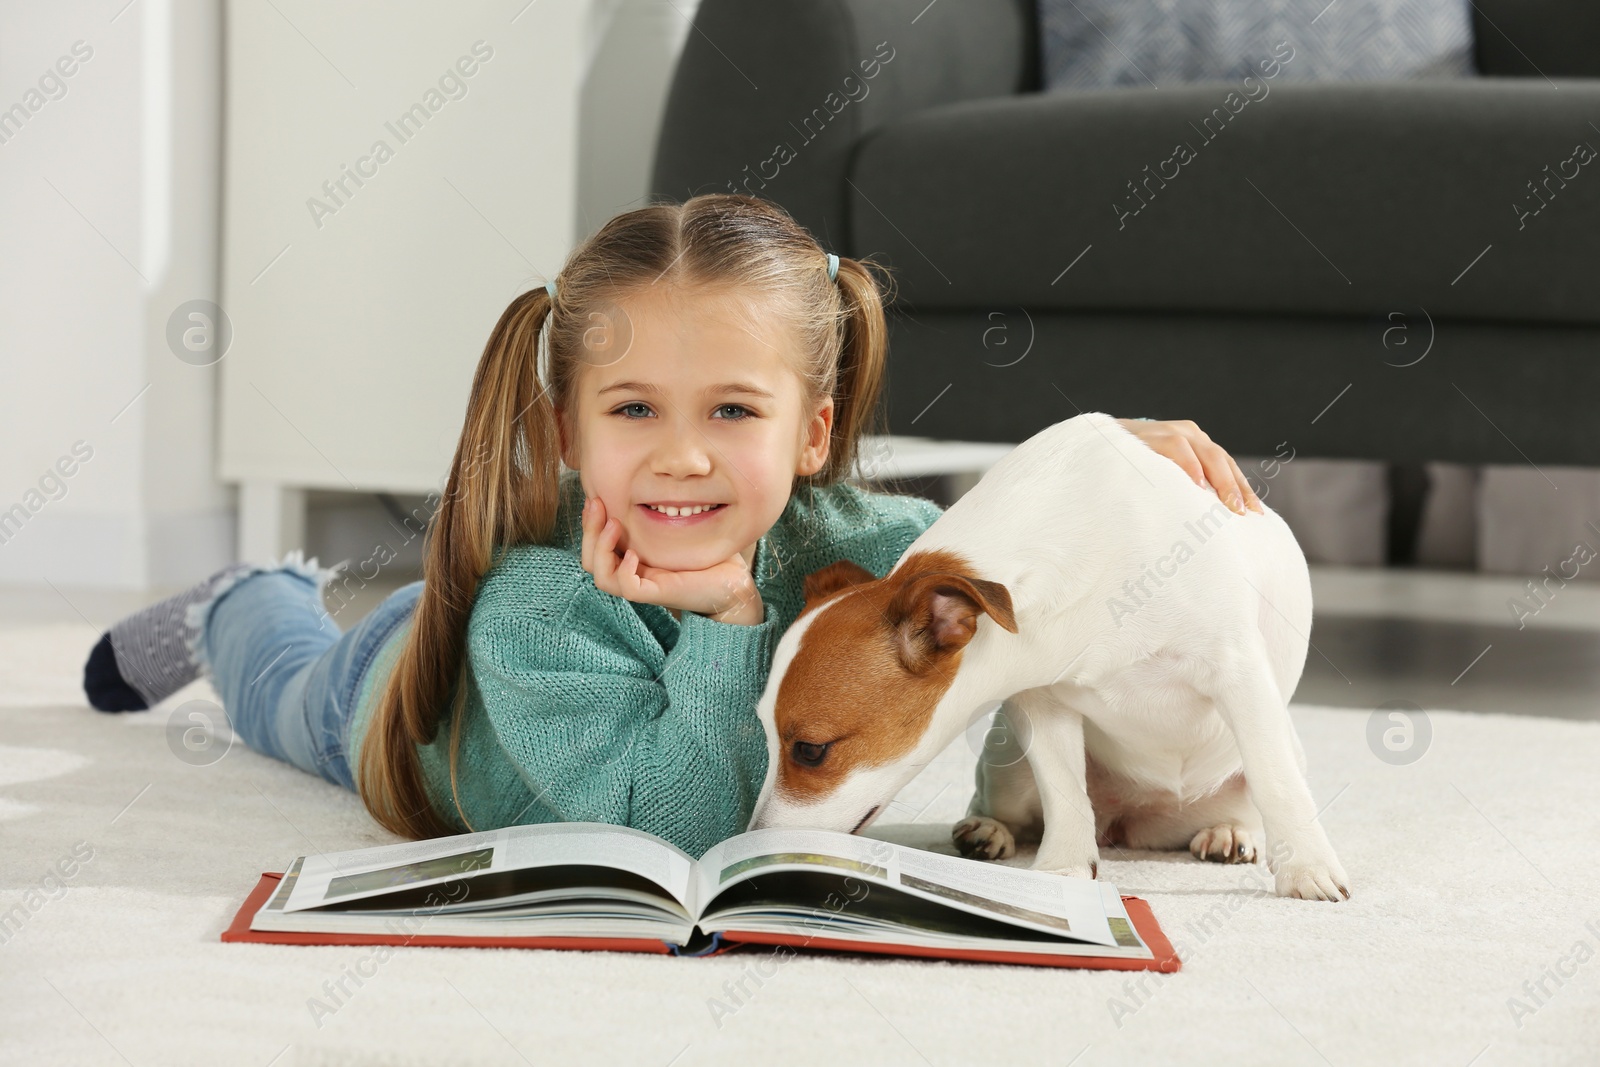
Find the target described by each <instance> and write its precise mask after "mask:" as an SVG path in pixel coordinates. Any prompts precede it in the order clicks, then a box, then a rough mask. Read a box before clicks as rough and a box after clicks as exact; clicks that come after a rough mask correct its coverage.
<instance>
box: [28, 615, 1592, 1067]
mask: <svg viewBox="0 0 1600 1067" xmlns="http://www.w3.org/2000/svg"><path fill="white" fill-rule="evenodd" d="M91 639H92V638H91V635H90V634H89V632H88V629H87V628H86V627H84V626H73V627H67V626H62V627H59V628H45V627H39V628H33V629H24V630H9V631H0V914H4V913H6V912H10V911H12V909H13V908H15V907H16V906H18V905H21V906H22V907H23V909H24V912H25V917H24V919H23V922H22V925H21V928H20V929H16V930H14V931H13V932H11V933H10V934H9V939H6V935H4V934H0V940H4V943H3V944H0V1062H6V1063H72V1064H97V1063H106V1064H121V1063H129V1064H135V1065H139V1067H144V1065H147V1064H167V1063H196V1064H222V1063H239V1064H254V1065H258V1067H259V1065H266V1064H269V1063H272V1064H276V1065H280V1067H288V1065H290V1064H419V1065H421V1064H427V1065H442V1064H486V1065H488V1064H516V1063H521V1062H527V1063H533V1064H540V1065H544V1064H555V1063H580V1062H582V1063H590V1062H593V1063H626V1064H645V1065H649V1067H667V1065H669V1064H671V1065H673V1067H690V1065H693V1064H706V1063H730V1064H759V1065H761V1067H775V1065H779V1064H789V1063H796V1064H814V1063H825V1062H834V1063H841V1064H848V1063H862V1062H870V1063H874V1064H909V1065H920V1064H935V1065H940V1067H943V1065H946V1064H952V1065H953V1064H970V1063H1002V1062H1003V1063H1015V1064H1052V1065H1056V1067H1061V1065H1065V1064H1069V1063H1075V1064H1078V1065H1080V1067H1093V1065H1098V1064H1113V1063H1125V1064H1144V1063H1164V1062H1174V1061H1175V1062H1193V1063H1219V1064H1230V1065H1232V1064H1272V1065H1286V1064H1313V1065H1326V1064H1332V1065H1336V1067H1345V1065H1353V1064H1428V1065H1435V1064H1446V1065H1451V1067H1465V1065H1467V1064H1469V1063H1471V1064H1473V1065H1474V1067H1492V1065H1498V1064H1510V1063H1527V1064H1560V1063H1572V1064H1579V1063H1583V1064H1593V1063H1595V1062H1597V1060H1600V1045H1597V1043H1600V957H1597V956H1596V952H1597V950H1600V874H1597V863H1596V860H1597V858H1600V805H1597V803H1596V800H1595V796H1594V793H1595V789H1594V787H1595V785H1596V784H1597V783H1600V774H1597V770H1596V768H1597V767H1600V725H1597V724H1592V723H1574V722H1563V721H1554V720H1545V719H1533V718H1520V717H1513V716H1501V715H1474V714H1461V713H1454V712H1449V711H1439V712H1433V713H1431V721H1432V727H1433V739H1432V743H1431V747H1430V749H1429V750H1428V752H1427V753H1426V755H1425V756H1424V757H1423V758H1422V759H1421V760H1420V761H1418V762H1416V763H1415V764H1413V765H1411V766H1406V767H1395V766H1390V765H1388V764H1385V763H1383V762H1382V761H1380V760H1379V759H1377V758H1376V757H1375V756H1374V755H1373V754H1372V752H1371V751H1369V749H1368V748H1367V744H1366V740H1365V730H1366V720H1367V715H1366V714H1365V713H1361V712H1355V711H1347V710H1335V709H1328V708H1314V707H1299V706H1297V707H1295V708H1294V709H1293V714H1294V718H1295V722H1296V725H1297V727H1298V728H1299V730H1300V734H1301V737H1302V738H1303V739H1304V742H1305V746H1306V751H1307V755H1308V758H1309V760H1310V762H1311V775H1312V789H1313V792H1314V793H1315V795H1316V797H1317V799H1318V803H1319V805H1321V804H1328V807H1327V809H1326V811H1325V813H1324V815H1323V821H1324V823H1325V824H1326V825H1327V827H1328V831H1329V834H1330V835H1331V837H1332V839H1333V842H1334V844H1335V846H1336V847H1337V848H1338V850H1339V855H1340V857H1341V858H1342V859H1343V861H1344V865H1345V867H1346V869H1347V870H1348V871H1349V873H1350V876H1351V878H1352V879H1353V880H1354V884H1353V890H1354V894H1355V896H1354V899H1352V900H1351V901H1349V902H1347V903H1343V904H1338V905H1332V904H1323V903H1307V902H1301V901H1291V900H1278V899H1276V898H1270V897H1261V896H1258V895H1255V894H1253V893H1251V892H1250V891H1249V889H1248V885H1249V883H1248V882H1246V880H1245V879H1246V877H1247V870H1248V869H1241V868H1238V867H1222V866H1213V865H1209V864H1201V863H1197V862H1195V861H1192V860H1190V859H1189V857H1188V856H1187V855H1186V854H1185V855H1182V856H1176V855H1173V856H1169V855H1155V854H1149V853H1138V854H1132V855H1128V856H1125V857H1119V856H1117V855H1116V854H1115V853H1113V852H1107V854H1106V855H1105V856H1104V858H1103V862H1102V865H1101V870H1102V872H1103V874H1104V876H1105V877H1106V878H1108V879H1110V880H1111V881H1113V882H1115V883H1116V884H1117V885H1118V886H1119V887H1120V888H1121V889H1122V890H1123V891H1124V892H1128V893H1134V894H1138V895H1141V896H1144V897H1145V898H1146V899H1148V900H1149V901H1150V902H1151V905H1152V906H1153V908H1154V910H1155V914H1156V916H1157V918H1158V919H1159V920H1160V921H1161V923H1162V925H1163V926H1164V927H1165V929H1166V930H1167V932H1168V934H1169V935H1170V936H1171V938H1172V940H1173V941H1174V943H1175V944H1176V945H1177V946H1178V948H1179V951H1180V954H1181V955H1183V957H1184V969H1183V971H1182V972H1181V973H1179V974H1176V975H1170V976H1148V977H1146V978H1145V979H1144V981H1143V986H1144V990H1143V992H1141V991H1140V990H1139V989H1138V988H1136V986H1135V983H1137V982H1138V981H1139V979H1140V976H1139V975H1137V974H1135V975H1131V976H1130V975H1128V974H1118V973H1093V972H1081V971H1065V970H1052V969H1047V968H1029V967H1011V966H997V965H989V964H965V963H947V962H932V963H928V962H913V961H904V960H893V959H887V958H875V957H868V956H831V955H821V954H818V955H810V956H806V957H791V958H789V959H788V960H787V961H780V960H779V959H775V958H773V957H772V956H770V955H768V953H767V952H766V951H765V950H763V951H760V952H758V953H752V954H751V955H747V956H743V957H741V956H740V955H738V954H735V955H733V956H731V957H728V956H725V957H721V958H715V959H700V960H693V959H673V958H658V957H640V956H634V955H629V954H623V953H582V952H554V951H527V950H467V949H429V948H412V949H405V950H399V951H397V952H396V953H395V954H394V956H393V958H391V959H389V960H388V961H387V962H385V963H383V964H382V965H381V966H378V967H377V971H376V974H375V975H373V977H371V978H369V979H365V980H364V984H362V985H361V986H360V987H359V988H358V987H356V986H355V985H354V984H353V983H351V982H350V981H349V980H348V979H347V980H346V986H347V988H349V989H351V990H352V991H353V995H352V996H350V997H349V998H348V1000H347V1002H345V1003H343V1004H342V1005H341V1006H339V1008H338V1010H337V1012H336V1013H335V1014H334V1015H332V1016H331V1017H326V1018H322V1019H321V1020H320V1022H321V1025H320V1026H319V1025H318V1021H317V1020H315V1019H314V1017H313V1013H312V1008H311V1006H310V1002H311V1001H312V999H313V998H322V999H323V1001H324V1003H334V1002H333V1001H331V1000H330V998H329V997H328V994H327V993H326V992H325V989H324V983H325V982H329V981H330V980H337V979H338V978H339V977H340V976H341V974H343V973H344V972H345V970H346V968H354V967H356V966H357V965H358V964H359V965H360V966H361V967H362V968H363V969H365V970H368V971H370V970H371V969H372V966H373V965H372V964H371V963H370V962H365V957H366V955H367V953H368V952H369V951H370V950H367V949H351V948H297V947H286V946H258V945H225V944H222V943H221V942H219V941H218V940H217V936H218V934H219V933H220V931H221V930H222V928H223V927H224V926H225V925H226V923H227V921H228V919H229V918H230V917H231V916H232V914H233V912H234V910H235V909H236V908H237V907H238V904H239V902H240V900H241V899H242V898H243V896H244V894H245V893H246V891H247V890H249V889H250V888H251V887H252V886H253V885H254V884H255V882H256V878H257V875H258V873H259V872H260V871H263V870H278V869H281V867H282V865H283V864H284V863H286V862H288V861H289V860H291V859H292V858H293V857H294V856H296V855H298V854H300V853H304V852H307V851H309V850H311V849H313V848H315V849H320V850H324V851H328V850H335V849H344V848H353V847H359V846H362V845H368V844H377V843H381V842H383V841H386V840H388V837H387V835H385V834H384V833H383V832H382V831H380V830H378V829H377V828H376V827H375V826H374V824H372V823H371V822H370V821H369V820H368V818H367V816H366V815H365V813H364V812H363V810H362V808H361V806H360V804H359V802H358V801H357V800H356V799H355V797H354V796H352V795H350V794H347V793H344V792H342V791H341V790H338V789H337V788H335V787H333V786H330V785H327V784H325V783H323V782H321V781H319V780H317V779H313V778H311V777H309V776H307V775H305V774H302V773H300V772H299V771H296V770H294V769H293V768H291V767H288V766H286V765H283V764H279V763H276V762H274V761H272V760H269V759H266V758H264V757H261V756H259V755H256V754H255V753H253V752H250V751H248V750H246V749H244V748H243V747H242V746H240V745H235V746H234V747H233V748H232V750H230V751H228V753H227V755H226V756H225V757H223V758H222V759H221V760H220V761H219V762H217V763H216V764H214V765H211V766H191V765H189V764H187V763H185V762H183V761H181V760H179V759H178V758H176V757H175V756H174V755H173V753H172V751H171V749H169V747H168V741H167V732H166V729H165V723H166V719H167V717H168V714H169V711H168V710H163V709H158V710H156V711H154V712H150V713H145V714H138V715H122V716H111V715H101V714H98V713H95V712H93V711H91V710H89V709H88V708H87V706H86V705H85V704H84V703H83V701H82V698H81V696H80V694H79V692H78V689H77V678H78V672H79V670H80V667H81V662H82V658H83V655H84V654H85V652H86V650H87V647H88V644H87V642H88V641H89V640H91ZM204 695H206V693H205V691H204V687H203V686H197V687H193V688H191V690H190V691H188V692H186V693H184V694H180V695H179V697H177V698H175V699H174V700H173V701H170V702H169V706H170V705H176V704H179V703H181V702H182V701H183V700H185V699H188V698H192V697H195V696H204ZM973 758H974V757H973V754H972V752H971V751H970V750H969V749H968V747H967V746H966V744H964V743H963V742H957V744H956V746H955V747H954V748H953V749H952V750H951V751H950V752H949V753H947V754H946V757H945V758H943V759H941V761H939V763H938V764H936V765H935V766H932V767H930V768H929V769H928V770H927V771H926V772H925V773H924V775H923V776H922V777H920V778H919V779H918V780H917V781H916V782H913V783H912V784H911V786H909V787H908V788H907V790H906V792H905V793H904V794H903V796H902V798H901V802H900V806H899V807H897V808H895V809H893V811H892V812H891V814H890V818H891V819H893V818H895V817H896V816H898V821H899V823H900V824H901V825H898V826H894V825H889V826H885V825H884V824H882V823H880V824H879V825H878V826H876V827H874V830H875V831H876V832H878V833H880V834H881V835H882V836H885V837H892V838H894V839H896V840H901V841H904V842H907V843H912V844H921V845H924V846H926V847H938V848H941V849H946V850H947V832H948V824H949V823H950V821H952V820H953V819H954V818H956V817H958V816H959V815H960V814H961V813H962V812H963V810H964V808H965V806H966V803H967V800H968V796H969V792H968V789H969V782H970V773H971V765H972V761H973ZM930 802H931V803H930ZM919 812H920V814H918V813H919ZM79 842H83V843H85V844H84V845H79V846H78V847H79V854H80V855H81V854H83V853H84V852H86V851H87V849H88V848H92V849H93V856H92V859H90V860H89V861H88V862H87V863H84V864H82V865H81V867H80V868H79V869H77V870H76V872H75V873H74V875H73V876H72V877H71V878H70V879H67V880H66V886H67V888H65V889H64V890H62V889H57V890H56V892H55V898H54V899H51V898H50V897H48V896H47V895H45V894H34V895H30V894H29V892H28V891H29V890H30V889H35V888H38V887H40V886H41V885H45V884H46V880H47V877H48V876H49V875H50V874H51V871H52V869H53V866H54V865H55V864H56V863H57V861H58V860H61V859H63V858H68V859H70V858H71V857H72V855H73V849H74V846H75V845H78V843H79ZM1261 870H1264V869H1261ZM52 885H53V883H52ZM47 888H49V886H47ZM1208 914H1209V915H1210V916H1212V920H1211V923H1210V927H1209V930H1207V929H1204V928H1202V927H1201V925H1200V924H1201V923H1202V922H1204V921H1205V916H1206V915H1208ZM1586 924H1593V925H1588V926H1586ZM1580 942H1583V943H1585V944H1586V950H1583V951H1578V952H1576V953H1574V949H1575V947H1576V946H1578V944H1579V943H1580ZM1580 961H1581V962H1580ZM757 966H759V968H760V972H764V973H766V974H768V975H770V977H766V978H763V979H761V981H760V983H758V982H757V980H756V977H752V976H753V975H757V974H758V973H760V972H758V971H757V970H756V968H757ZM1547 969H1554V970H1551V971H1550V973H1549V974H1547V973H1546V972H1547ZM1560 971H1565V972H1566V975H1561V974H1559V973H1558V972H1560ZM741 975H745V976H746V977H745V978H744V989H745V993H743V994H741V993H739V992H738V991H737V989H732V990H731V991H730V986H729V983H736V982H738V981H739V980H740V978H741ZM1552 976H1554V977H1552ZM1557 978H1559V979H1560V982H1561V983H1562V984H1558V983H1557V980H1556V979H1557ZM1541 979H1542V980H1543V982H1544V990H1545V994H1544V995H1539V996H1537V997H1535V996H1531V995H1530V994H1529V992H1527V991H1525V990H1524V987H1523V983H1524V982H1531V983H1535V986H1536V985H1537V983H1538V982H1540V981H1541ZM1533 993H1534V994H1539V990H1538V989H1537V988H1534V990H1533ZM1511 998H1519V999H1520V1000H1521V1001H1522V1003H1523V1004H1524V1005H1525V1009H1524V1010H1523V1011H1522V1012H1521V1013H1520V1017H1514V1016H1513V1012H1512V1006H1511V1005H1510V1004H1509V1003H1508V1002H1509V1001H1510V1000H1511ZM341 999H342V998H341ZM713 1002H721V1004H722V1005H723V1006H724V1008H731V1009H733V1011H732V1013H731V1014H727V1015H724V1017H722V1018H721V1019H720V1025H719V1023H718V1021H716V1020H715V1019H714V1016H713V1006H714V1004H713Z"/></svg>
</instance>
